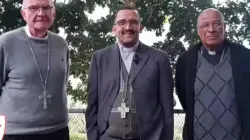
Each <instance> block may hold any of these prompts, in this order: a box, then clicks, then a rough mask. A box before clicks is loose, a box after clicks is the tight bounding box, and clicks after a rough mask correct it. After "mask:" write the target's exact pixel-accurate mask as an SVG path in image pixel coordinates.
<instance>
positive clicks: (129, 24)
mask: <svg viewBox="0 0 250 140" xmlns="http://www.w3.org/2000/svg"><path fill="white" fill-rule="evenodd" d="M124 28H125V29H127V30H128V29H132V25H131V23H130V22H126V24H125V27H124Z"/></svg>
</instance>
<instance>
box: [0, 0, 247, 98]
mask: <svg viewBox="0 0 250 140" xmlns="http://www.w3.org/2000/svg"><path fill="white" fill-rule="evenodd" d="M130 1H132V2H133V4H135V6H136V7H137V8H138V10H139V12H140V14H141V20H142V24H143V25H144V26H145V27H146V29H147V30H149V31H155V32H156V35H157V36H160V35H162V33H163V31H164V29H163V25H164V23H165V21H167V24H170V28H169V32H168V33H167V35H166V39H165V40H164V41H163V42H156V43H155V44H154V45H153V47H156V48H159V49H162V50H164V51H166V52H168V54H169V58H170V60H171V64H172V70H173V72H174V71H175V62H176V58H177V57H178V56H179V54H180V53H182V52H183V51H185V49H186V48H185V47H184V44H185V43H187V44H194V43H196V42H198V41H199V38H198V36H197V33H196V20H197V17H198V14H199V13H200V12H201V11H202V10H204V9H206V8H211V7H215V8H218V9H219V10H221V11H222V13H223V14H224V16H225V19H226V20H227V22H228V27H229V28H228V33H227V38H228V39H229V40H231V41H234V42H238V43H242V42H243V40H247V41H250V25H249V24H250V16H249V15H250V5H249V4H248V3H247V1H241V2H238V1H233V0H228V1H227V2H226V3H225V4H218V5H214V4H213V2H212V0H202V1H200V0H197V1H192V0H144V1H143V0H140V1H139V0H138V1H135V0H125V1H123V0H115V1H113V0H112V1H111V0H86V1H81V0H68V2H67V3H59V1H58V3H57V4H56V8H57V17H56V21H55V24H54V25H53V28H52V30H53V31H55V32H59V29H60V28H62V29H64V30H65V32H66V34H67V41H68V43H69V44H70V46H71V47H72V49H71V52H70V54H71V75H73V76H74V77H75V78H79V79H80V80H81V83H80V84H79V85H78V87H77V88H76V89H73V88H72V86H70V88H69V91H70V92H69V94H70V95H72V96H73V98H74V99H75V100H80V101H83V102H85V101H86V80H87V73H88V67H89V61H90V57H91V55H92V53H93V51H96V50H98V49H101V48H104V47H106V46H108V45H110V44H112V43H114V42H115V38H114V37H113V36H112V33H111V28H112V25H113V19H114V14H115V12H116V11H117V10H118V9H119V8H120V7H121V6H123V5H124V4H125V2H127V3H129V2H130ZM134 2H136V3H134ZM0 6H1V7H2V8H1V9H0V29H2V30H0V33H3V32H6V31H9V30H12V29H15V28H17V27H20V26H23V25H24V24H25V23H24V22H23V20H22V19H21V15H20V1H18V0H9V1H1V2H0ZM97 6H101V7H108V8H109V10H110V11H109V14H108V15H107V16H105V17H103V18H101V19H99V20H97V21H93V20H91V19H89V18H88V16H87V15H86V12H88V13H92V12H93V11H94V9H95V7H97ZM181 40H183V41H181ZM184 42H185V43H184Z"/></svg>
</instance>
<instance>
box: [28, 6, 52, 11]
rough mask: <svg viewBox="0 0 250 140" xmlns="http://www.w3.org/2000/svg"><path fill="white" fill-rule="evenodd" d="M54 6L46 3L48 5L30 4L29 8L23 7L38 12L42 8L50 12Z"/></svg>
mask: <svg viewBox="0 0 250 140" xmlns="http://www.w3.org/2000/svg"><path fill="white" fill-rule="evenodd" d="M52 8H53V7H52V6H50V5H46V6H35V5H33V6H29V7H28V8H23V9H28V10H29V11H30V12H37V11H39V10H40V9H42V10H43V11H44V12H49V11H50V10H51V9H52Z"/></svg>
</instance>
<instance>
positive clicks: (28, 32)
mask: <svg viewBox="0 0 250 140" xmlns="http://www.w3.org/2000/svg"><path fill="white" fill-rule="evenodd" d="M24 30H25V33H26V34H27V35H28V37H30V38H33V39H40V40H46V39H48V34H47V35H46V36H45V37H44V38H39V37H35V36H32V35H31V34H30V31H29V27H28V26H27V25H26V26H25V27H24Z"/></svg>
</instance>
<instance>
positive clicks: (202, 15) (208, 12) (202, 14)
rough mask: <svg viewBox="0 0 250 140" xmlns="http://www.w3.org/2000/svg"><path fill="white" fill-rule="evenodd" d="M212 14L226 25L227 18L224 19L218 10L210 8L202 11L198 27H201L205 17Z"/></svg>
mask: <svg viewBox="0 0 250 140" xmlns="http://www.w3.org/2000/svg"><path fill="white" fill-rule="evenodd" d="M210 14H214V15H217V16H218V17H219V18H220V19H221V22H222V23H225V18H224V16H223V15H222V13H221V12H220V11H219V10H218V9H215V8H208V9H205V10H204V11H202V12H201V13H200V14H199V16H198V19H197V27H198V26H199V25H200V23H201V20H202V19H203V17H204V16H205V17H207V16H208V15H210Z"/></svg>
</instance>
